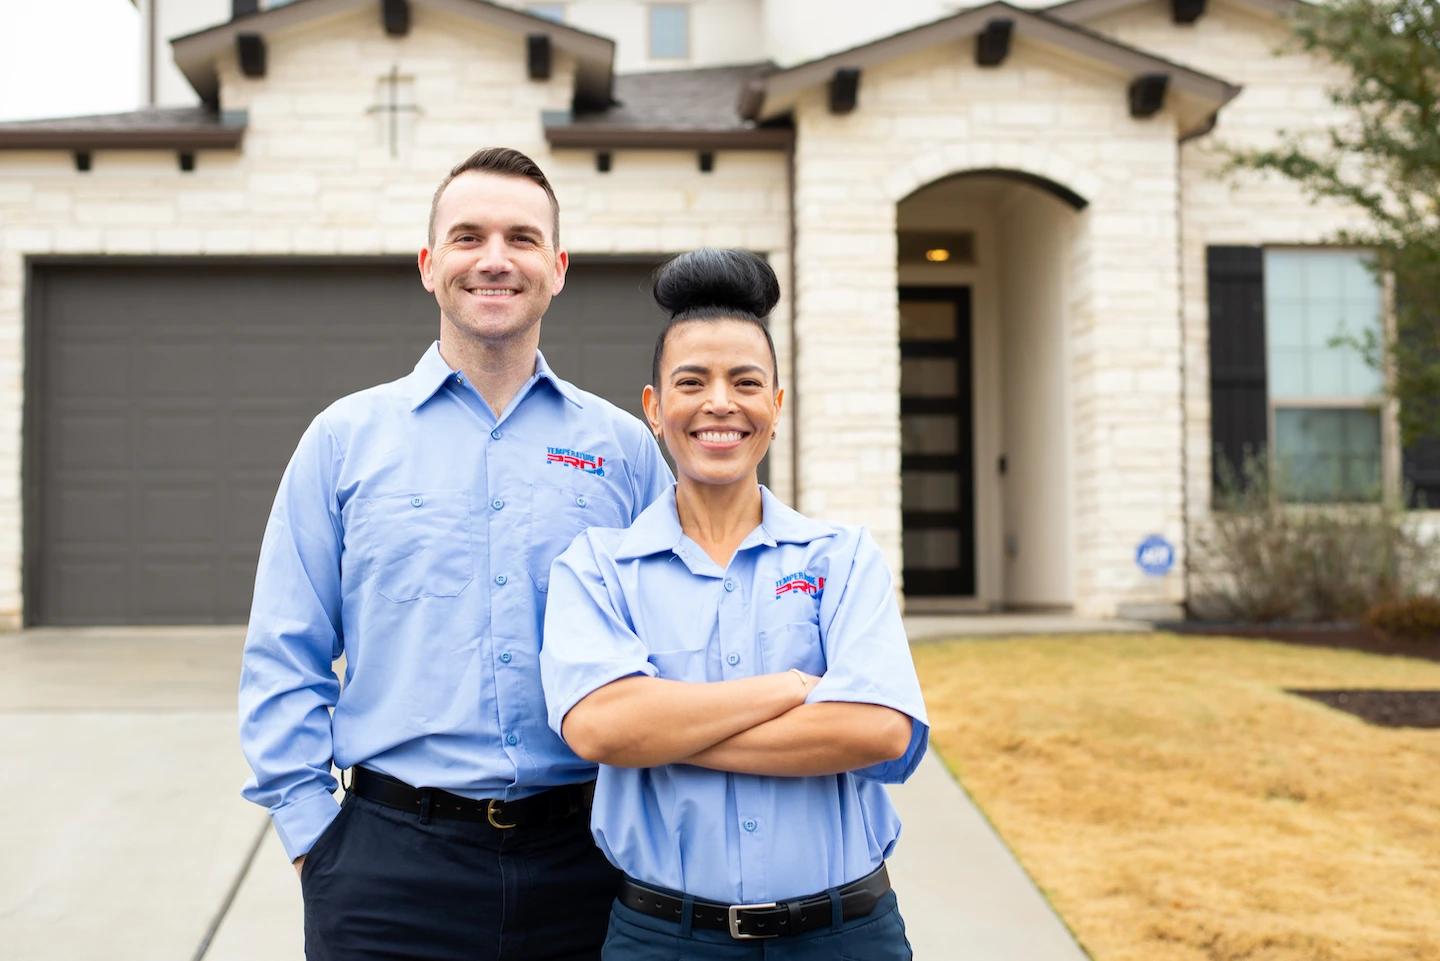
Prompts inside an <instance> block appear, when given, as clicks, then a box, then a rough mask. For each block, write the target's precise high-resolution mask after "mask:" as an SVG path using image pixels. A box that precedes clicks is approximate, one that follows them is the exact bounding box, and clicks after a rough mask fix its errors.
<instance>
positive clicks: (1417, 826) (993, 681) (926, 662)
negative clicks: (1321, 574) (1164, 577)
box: [915, 634, 1440, 961]
mask: <svg viewBox="0 0 1440 961" xmlns="http://www.w3.org/2000/svg"><path fill="white" fill-rule="evenodd" d="M915 660H916V665H917V667H918V668H919V672H920V680H921V682H922V684H923V685H924V688H925V696H926V701H927V703H928V705H929V710H930V721H931V724H932V726H933V727H932V737H931V743H932V745H933V746H934V747H936V748H938V749H939V751H940V753H941V755H942V756H943V757H944V758H945V760H946V762H947V763H948V764H949V765H950V768H951V770H952V771H954V772H955V773H956V774H957V775H958V776H959V777H960V779H961V781H962V783H963V784H964V785H965V787H966V789H967V790H968V791H969V792H970V794H971V795H972V797H974V799H975V800H976V802H977V803H978V804H979V805H980V806H981V807H982V808H983V809H984V811H985V813H986V814H987V815H988V816H989V818H990V820H991V821H992V822H993V823H994V824H995V826H996V828H997V829H998V830H999V831H1000V833H1001V834H1002V835H1003V836H1004V838H1005V840H1006V841H1007V842H1008V843H1009V844H1010V846H1011V848H1012V850H1014V852H1015V853H1016V855H1017V856H1018V857H1019V858H1020V860H1021V862H1022V863H1023V864H1024V865H1025V867H1026V869H1027V870H1028V871H1029V872H1030V874H1031V876H1032V877H1033V878H1034V879H1035V880H1036V882H1037V883H1038V884H1039V885H1040V887H1041V889H1042V890H1044V891H1045V893H1046V895H1047V896H1048V897H1049V898H1050V900H1051V903H1052V904H1053V905H1054V906H1055V908H1056V910H1057V911H1059V913H1060V915H1061V916H1062V917H1063V918H1064V919H1065V921H1066V923H1068V924H1069V925H1070V927H1071V930H1073V931H1074V932H1075V934H1076V936H1077V937H1078V938H1079V940H1080V942H1081V944H1083V945H1084V947H1085V948H1086V949H1087V950H1088V951H1089V952H1090V953H1091V955H1092V956H1093V957H1094V958H1095V959H1096V961H1172V959H1173V961H1201V959H1204V961H1231V959H1256V961H1259V959H1264V961H1272V959H1273V961H1280V959H1283V961H1332V959H1333V961H1411V959H1417V961H1419V959H1426V961H1428V959H1440V730H1411V729H1398V730H1396V729H1385V728H1377V727H1372V726H1370V725H1367V724H1365V723H1364V722H1362V721H1361V720H1359V719H1358V718H1355V717H1352V716H1350V715H1348V714H1344V713H1341V712H1338V711H1334V710H1331V709H1330V708H1327V707H1324V706H1323V705H1320V704H1318V703H1315V702H1313V701H1310V700H1308V699H1305V698H1301V697H1296V696H1293V695H1289V694H1286V693H1284V691H1283V690H1281V689H1282V688H1285V687H1328V688H1335V687H1375V688H1431V689H1440V664H1436V663H1431V662H1426V661H1416V660H1407V659H1404V658H1388V657H1380V656H1375V655H1367V654H1359V653H1355V652H1351V651H1336V650H1322V649H1318V648H1305V647H1297V646H1290V645H1282V644H1273V643H1266V642H1255V641H1239V640H1228V639H1210V638H1204V639H1190V638H1184V639H1182V638H1179V637H1176V636H1173V635H1168V634H1149V635H1128V636H1099V637H1046V638H1022V639H1008V640H1004V641H999V640H978V641H957V642H951V643H945V644H935V645H924V646H919V647H917V648H916V649H915Z"/></svg>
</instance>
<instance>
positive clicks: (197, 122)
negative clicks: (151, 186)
mask: <svg viewBox="0 0 1440 961" xmlns="http://www.w3.org/2000/svg"><path fill="white" fill-rule="evenodd" d="M245 126H246V115H245V112H244V111H243V110H239V111H229V112H227V113H225V114H223V115H222V114H219V113H216V112H215V111H213V110H209V109H207V108H205V107H167V108H157V107H151V108H148V109H145V110H136V111H134V112H131V113H110V114H98V115H95V116H89V117H65V118H63V119H59V120H21V121H12V122H9V123H0V150H100V149H104V148H118V149H157V150H199V149H204V148H210V149H223V148H230V149H233V148H235V147H238V146H239V145H240V141H241V140H242V139H243V138H244V136H245Z"/></svg>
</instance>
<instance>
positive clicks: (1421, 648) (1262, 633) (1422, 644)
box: [1156, 621, 1440, 662]
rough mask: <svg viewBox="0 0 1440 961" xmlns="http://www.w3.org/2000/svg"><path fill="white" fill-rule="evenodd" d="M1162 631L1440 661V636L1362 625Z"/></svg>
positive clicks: (1200, 626) (1186, 625)
mask: <svg viewBox="0 0 1440 961" xmlns="http://www.w3.org/2000/svg"><path fill="white" fill-rule="evenodd" d="M1156 627H1157V628H1159V629H1160V630H1162V631H1170V632H1171V633H1174V634H1189V635H1200V636H1211V637H1249V638H1255V639H1257V640H1266V641H1279V642H1281V643H1282V644H1304V645H1307V646H1310V647H1331V648H1344V649H1347V650H1352V651H1364V652H1365V653H1367V654H1388V655H1391V656H1394V657H1418V658H1422V659H1424V660H1427V661H1437V662H1440V637H1428V638H1414V639H1405V638H1397V637H1390V636H1387V635H1385V634H1382V633H1380V632H1379V631H1372V630H1370V629H1369V628H1367V627H1365V626H1363V625H1361V624H1222V623H1216V622H1213V621H1179V622H1176V623H1173V624H1157V625H1156Z"/></svg>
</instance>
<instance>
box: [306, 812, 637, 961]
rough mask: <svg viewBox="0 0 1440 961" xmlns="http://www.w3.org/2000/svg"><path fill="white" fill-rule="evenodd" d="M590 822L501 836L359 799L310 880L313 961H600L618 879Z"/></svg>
mask: <svg viewBox="0 0 1440 961" xmlns="http://www.w3.org/2000/svg"><path fill="white" fill-rule="evenodd" d="M589 821H590V819H589V818H588V817H587V816H586V814H585V813H584V812H582V813H580V814H577V815H576V816H574V817H572V818H568V819H566V820H564V821H554V822H551V823H550V824H544V825H536V826H530V827H520V828H512V829H510V830H507V831H499V830H496V829H495V828H493V827H491V826H490V825H489V824H485V823H477V822H473V821H454V820H444V819H435V820H432V821H430V822H429V823H428V824H421V823H420V816H419V815H418V814H410V813H408V812H405V811H396V810H394V809H392V808H387V807H384V806H382V805H379V804H376V803H374V802H373V801H367V800H365V799H364V798H359V797H355V796H354V795H349V796H347V797H346V799H345V803H344V805H342V806H341V808H340V814H339V816H338V817H336V819H335V820H334V822H332V823H331V825H330V826H329V827H328V828H326V829H325V833H324V834H322V835H320V839H319V840H318V841H316V842H315V846H314V847H313V848H311V850H310V853H309V854H308V855H307V856H306V858H305V864H304V866H303V868H302V870H301V874H300V886H301V888H302V889H303V890H304V893H305V957H306V958H307V959H308V961H379V959H382V958H383V959H392V961H398V959H402V958H403V959H406V961H410V959H425V961H462V959H463V961H542V959H543V961H596V959H598V958H599V957H600V945H601V943H602V942H603V941H604V940H605V929H606V925H607V923H608V922H609V917H610V905H611V903H612V902H613V901H614V899H615V894H616V892H617V891H618V890H619V888H620V877H621V876H620V873H619V872H618V871H616V870H615V869H614V868H613V867H611V866H610V863H609V862H608V861H606V860H605V856H604V855H603V854H601V853H600V851H599V849H597V848H596V847H595V842H594V841H593V840H592V839H591V837H590V823H589Z"/></svg>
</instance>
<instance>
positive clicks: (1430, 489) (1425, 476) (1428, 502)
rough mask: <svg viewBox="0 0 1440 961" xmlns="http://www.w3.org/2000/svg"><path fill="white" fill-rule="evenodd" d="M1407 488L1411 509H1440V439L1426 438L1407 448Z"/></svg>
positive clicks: (1405, 470)
mask: <svg viewBox="0 0 1440 961" xmlns="http://www.w3.org/2000/svg"><path fill="white" fill-rule="evenodd" d="M1404 462H1405V467H1404V475H1405V487H1406V489H1407V490H1408V491H1409V492H1410V506H1411V507H1425V508H1429V509H1430V510H1434V509H1435V508H1437V507H1440V437H1426V438H1424V439H1422V440H1420V441H1417V442H1416V443H1414V444H1412V445H1410V446H1409V447H1407V448H1405V455H1404Z"/></svg>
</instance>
